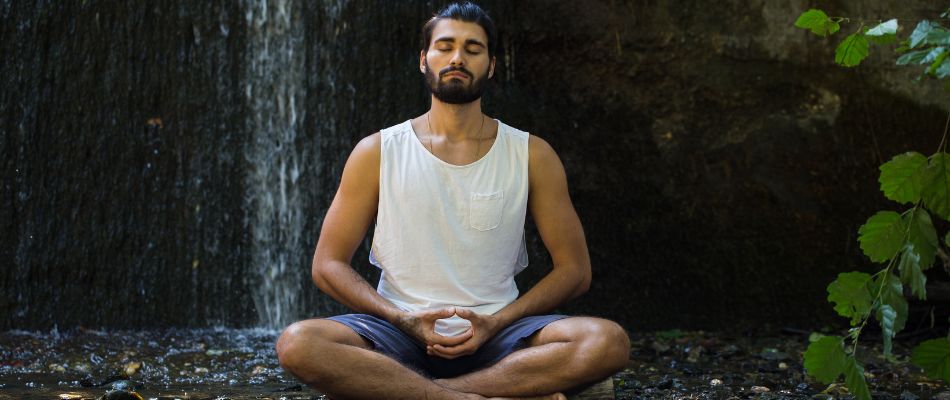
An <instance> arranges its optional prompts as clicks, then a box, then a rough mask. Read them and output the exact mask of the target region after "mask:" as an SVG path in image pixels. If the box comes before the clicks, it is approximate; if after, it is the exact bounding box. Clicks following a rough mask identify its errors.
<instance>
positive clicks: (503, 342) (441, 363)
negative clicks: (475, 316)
mask: <svg viewBox="0 0 950 400" xmlns="http://www.w3.org/2000/svg"><path fill="white" fill-rule="evenodd" d="M564 318H567V316H566V315H538V316H533V317H525V318H522V319H519V320H517V321H515V322H514V323H513V324H511V325H509V326H507V327H505V328H504V329H502V330H501V331H499V332H498V333H497V334H496V335H495V336H494V337H492V338H491V339H488V341H487V342H485V343H484V344H482V347H480V348H479V349H478V350H476V351H475V353H473V354H470V355H467V356H462V357H458V358H455V359H451V360H449V359H445V358H442V357H437V356H430V355H428V354H426V346H425V344H424V343H421V342H419V341H417V340H416V339H414V338H412V337H410V336H408V335H406V334H405V333H403V332H402V331H401V330H399V328H396V327H395V326H393V325H392V324H390V323H389V322H386V321H385V320H383V319H380V318H376V317H374V316H372V315H367V314H346V315H338V316H335V317H329V318H327V319H328V320H331V321H336V322H339V323H341V324H343V325H346V326H347V327H349V328H350V329H352V330H354V331H356V333H357V334H359V335H360V336H362V337H363V338H365V339H366V340H368V341H369V342H370V343H372V344H373V346H374V350H375V351H378V352H380V353H382V354H385V355H387V356H389V357H390V358H393V359H395V360H396V361H398V362H399V363H400V364H402V365H405V366H407V367H409V368H411V369H413V370H416V371H418V372H421V373H422V374H424V375H427V376H428V377H430V378H451V377H453V376H458V375H462V374H465V373H468V372H471V371H475V370H478V369H482V368H485V367H487V366H489V365H492V364H494V363H496V362H498V361H499V360H501V359H502V358H504V357H505V356H507V355H509V354H511V353H514V352H515V351H517V350H520V349H522V348H524V347H525V346H526V345H527V340H526V339H527V338H528V337H529V336H531V335H532V334H534V333H535V332H537V331H539V330H541V328H544V327H545V326H547V325H548V324H550V323H552V322H554V321H557V320H559V319H564Z"/></svg>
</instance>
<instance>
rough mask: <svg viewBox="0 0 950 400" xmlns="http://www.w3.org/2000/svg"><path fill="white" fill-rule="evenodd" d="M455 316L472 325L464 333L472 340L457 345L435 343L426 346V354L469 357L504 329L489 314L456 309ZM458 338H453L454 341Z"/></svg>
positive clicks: (445, 356) (449, 357)
mask: <svg viewBox="0 0 950 400" xmlns="http://www.w3.org/2000/svg"><path fill="white" fill-rule="evenodd" d="M455 315H458V316H459V317H462V318H465V319H467V320H469V321H470V322H471V323H472V328H471V329H469V330H468V331H466V332H465V333H463V334H462V335H465V334H468V335H469V336H470V338H469V339H468V340H465V341H464V342H461V343H459V344H455V345H450V344H449V345H447V344H441V343H435V344H432V345H428V346H426V354H429V355H431V356H437V357H442V358H447V359H453V358H456V357H462V356H467V355H469V354H472V353H475V351H476V350H478V348H479V347H481V346H482V345H483V344H485V342H487V341H488V339H491V337H492V336H495V334H496V333H498V331H499V330H500V329H501V328H502V326H501V322H499V321H498V319H496V318H495V317H494V316H491V315H488V314H477V313H475V312H474V311H472V310H468V309H464V308H456V309H455ZM455 337H457V336H453V339H454V338H455Z"/></svg>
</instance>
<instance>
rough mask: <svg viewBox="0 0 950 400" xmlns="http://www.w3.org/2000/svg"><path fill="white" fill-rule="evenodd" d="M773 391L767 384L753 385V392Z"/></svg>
mask: <svg viewBox="0 0 950 400" xmlns="http://www.w3.org/2000/svg"><path fill="white" fill-rule="evenodd" d="M771 391H772V389H769V388H767V387H765V386H753V387H752V393H766V392H771Z"/></svg>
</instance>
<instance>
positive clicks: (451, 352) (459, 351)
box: [432, 344, 472, 357]
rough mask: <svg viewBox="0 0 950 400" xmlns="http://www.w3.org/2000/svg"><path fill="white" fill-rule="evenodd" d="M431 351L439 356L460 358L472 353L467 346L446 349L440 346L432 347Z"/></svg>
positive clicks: (470, 348)
mask: <svg viewBox="0 0 950 400" xmlns="http://www.w3.org/2000/svg"><path fill="white" fill-rule="evenodd" d="M432 351H433V352H435V353H436V354H439V355H446V356H453V357H460V356H464V355H467V354H471V353H472V347H471V346H470V345H468V344H463V345H459V346H452V347H446V346H443V345H441V344H435V345H432Z"/></svg>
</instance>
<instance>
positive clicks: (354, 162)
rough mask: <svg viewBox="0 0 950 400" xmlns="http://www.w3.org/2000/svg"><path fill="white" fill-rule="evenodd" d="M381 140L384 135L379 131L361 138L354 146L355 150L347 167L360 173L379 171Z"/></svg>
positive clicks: (347, 162)
mask: <svg viewBox="0 0 950 400" xmlns="http://www.w3.org/2000/svg"><path fill="white" fill-rule="evenodd" d="M381 142H382V136H381V135H380V133H379V132H376V133H374V134H372V135H369V136H367V137H364V138H363V139H361V140H360V141H359V143H357V144H356V146H355V147H353V152H351V153H350V158H349V159H348V160H347V161H346V165H347V167H346V168H347V169H353V170H354V171H355V172H360V173H368V172H372V171H378V170H379V162H380V146H381Z"/></svg>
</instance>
